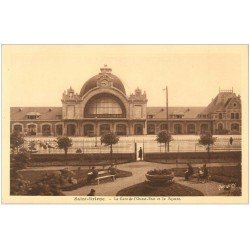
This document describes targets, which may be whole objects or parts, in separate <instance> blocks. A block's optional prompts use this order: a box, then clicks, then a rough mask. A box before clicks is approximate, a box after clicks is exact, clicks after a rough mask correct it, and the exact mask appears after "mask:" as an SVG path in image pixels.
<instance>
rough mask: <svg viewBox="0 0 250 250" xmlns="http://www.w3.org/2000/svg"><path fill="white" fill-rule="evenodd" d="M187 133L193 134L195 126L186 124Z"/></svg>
mask: <svg viewBox="0 0 250 250" xmlns="http://www.w3.org/2000/svg"><path fill="white" fill-rule="evenodd" d="M187 133H188V134H195V124H188V125H187Z"/></svg>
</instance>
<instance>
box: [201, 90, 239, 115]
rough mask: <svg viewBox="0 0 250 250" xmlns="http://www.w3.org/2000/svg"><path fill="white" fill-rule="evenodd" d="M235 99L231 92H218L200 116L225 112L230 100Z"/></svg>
mask: <svg viewBox="0 0 250 250" xmlns="http://www.w3.org/2000/svg"><path fill="white" fill-rule="evenodd" d="M234 97H236V94H235V93H232V92H220V93H219V94H218V95H217V96H216V97H215V98H214V99H213V100H212V102H210V104H209V105H208V106H207V107H206V108H205V109H204V110H203V111H202V112H201V114H202V115H208V114H211V113H214V112H216V111H225V110H226V107H227V105H228V104H229V102H230V100H231V99H232V98H234Z"/></svg>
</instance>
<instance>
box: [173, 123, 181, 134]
mask: <svg viewBox="0 0 250 250" xmlns="http://www.w3.org/2000/svg"><path fill="white" fill-rule="evenodd" d="M174 134H176V135H179V134H182V125H181V124H174Z"/></svg>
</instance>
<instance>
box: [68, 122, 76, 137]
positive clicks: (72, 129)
mask: <svg viewBox="0 0 250 250" xmlns="http://www.w3.org/2000/svg"><path fill="white" fill-rule="evenodd" d="M67 135H68V136H75V135H76V125H75V124H68V125H67Z"/></svg>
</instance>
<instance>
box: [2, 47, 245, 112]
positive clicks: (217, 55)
mask: <svg viewBox="0 0 250 250" xmlns="http://www.w3.org/2000/svg"><path fill="white" fill-rule="evenodd" d="M247 54H248V47H247V46H246V45H220V46H219V45H209V46H208V45H178V46H177V45H167V46H166V45H5V46H3V84H5V85H7V86H8V87H9V91H10V106H12V107H14V106H21V107H25V106H61V97H62V93H63V91H64V90H67V89H68V88H69V87H70V86H72V88H73V89H74V90H75V91H76V92H77V93H79V92H80V90H81V87H82V86H83V84H84V83H85V82H86V81H87V80H88V79H89V78H91V77H92V76H94V75H96V74H98V73H99V72H100V68H101V67H103V65H104V64H107V65H108V66H109V67H110V68H112V73H113V74H114V75H116V76H118V77H119V78H120V79H121V81H122V82H123V84H124V86H125V89H126V93H127V95H129V94H131V93H133V92H134V90H135V89H136V88H137V87H139V88H140V89H142V90H143V91H144V90H145V91H146V93H147V98H148V106H165V103H166V98H165V92H163V89H164V88H165V87H166V86H168V92H169V106H176V107H179V106H188V107H192V106H207V105H208V104H209V102H211V99H212V98H214V97H215V96H216V95H217V94H218V92H219V88H220V89H226V90H227V89H232V88H233V90H234V92H235V93H236V94H237V95H238V94H241V89H242V82H243V78H242V74H243V72H245V71H246V69H247V60H246V58H247Z"/></svg>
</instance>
